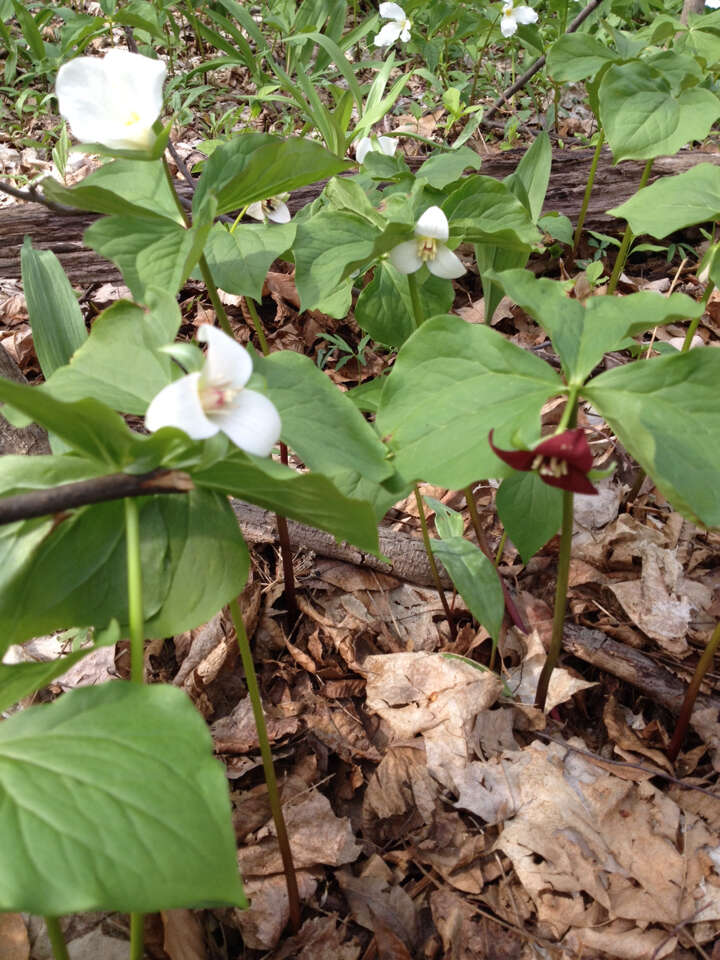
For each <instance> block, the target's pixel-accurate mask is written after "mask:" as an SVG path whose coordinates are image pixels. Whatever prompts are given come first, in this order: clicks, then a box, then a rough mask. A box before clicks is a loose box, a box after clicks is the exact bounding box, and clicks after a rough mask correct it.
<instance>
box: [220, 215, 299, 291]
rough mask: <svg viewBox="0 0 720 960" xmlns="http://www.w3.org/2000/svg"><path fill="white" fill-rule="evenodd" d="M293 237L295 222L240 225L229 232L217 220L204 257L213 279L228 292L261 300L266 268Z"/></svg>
mask: <svg viewBox="0 0 720 960" xmlns="http://www.w3.org/2000/svg"><path fill="white" fill-rule="evenodd" d="M294 239H295V224H294V223H292V222H291V223H282V224H280V223H277V224H276V223H269V224H260V223H259V224H245V223H243V224H239V225H238V226H237V227H236V228H235V229H234V231H233V232H232V233H230V231H229V230H228V229H227V228H226V227H225V226H223V225H222V224H220V223H216V224H215V225H214V226H213V227H212V229H211V230H210V234H209V236H208V239H207V242H206V244H205V258H206V260H207V262H208V265H209V267H210V273H211V274H212V277H213V280H214V281H215V283H216V284H217V286H218V287H220V289H221V290H225V291H226V292H227V293H234V294H237V295H239V296H241V297H252V298H253V300H260V299H261V297H262V289H263V284H264V283H265V278H266V277H267V273H268V270H269V269H270V267H271V265H272V264H273V262H274V261H275V260H277V258H278V257H279V256H280V254H281V253H284V252H285V251H286V250H289V249H290V247H291V246H292V244H293V240H294Z"/></svg>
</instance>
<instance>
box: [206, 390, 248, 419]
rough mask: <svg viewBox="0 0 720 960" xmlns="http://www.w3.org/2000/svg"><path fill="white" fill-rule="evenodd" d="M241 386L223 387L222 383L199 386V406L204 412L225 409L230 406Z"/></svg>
mask: <svg viewBox="0 0 720 960" xmlns="http://www.w3.org/2000/svg"><path fill="white" fill-rule="evenodd" d="M241 390H242V387H237V388H236V387H225V386H223V385H222V384H216V385H212V386H206V387H201V388H200V391H199V393H200V406H201V407H202V408H203V410H204V411H205V413H212V412H213V411H217V410H227V408H228V407H230V406H232V404H233V401H234V400H235V397H236V396H237V395H238V394H239V393H240V391H241Z"/></svg>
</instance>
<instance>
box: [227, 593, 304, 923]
mask: <svg viewBox="0 0 720 960" xmlns="http://www.w3.org/2000/svg"><path fill="white" fill-rule="evenodd" d="M229 608H230V617H231V618H232V622H233V626H234V627H235V635H236V637H237V642H238V649H239V650H240V657H241V659H242V665H243V669H244V671H245V682H246V683H247V688H248V696H249V697H250V703H251V704H252V711H253V717H254V718H255V727H256V729H257V735H258V741H259V744H260V756H261V757H262V764H263V772H264V774H265V783H266V784H267V791H268V800H269V802H270V811H271V813H272V818H273V823H274V824H275V832H276V833H277V840H278V846H279V848H280V856H281V857H282V863H283V872H284V873H285V883H286V885H287V893H288V904H289V908H290V927H291V929H292V931H293V933H297V931H298V930H299V929H300V894H299V892H298V885H297V877H296V875H295V866H294V864H293V857H292V850H291V848H290V840H289V837H288V832H287V827H286V825H285V817H284V815H283V810H282V803H281V802H280V791H279V790H278V785H277V778H276V776H275V767H274V765H273V758H272V750H271V749H270V740H269V738H268V733H267V726H266V725H265V714H264V713H263V706H262V699H261V697H260V686H259V684H258V680H257V674H256V673H255V664H254V662H253V657H252V651H251V650H250V643H249V642H248V637H247V633H246V631H245V622H244V621H243V616H242V613H241V611H240V604H239V603H238V602H237V600H231V601H230V604H229Z"/></svg>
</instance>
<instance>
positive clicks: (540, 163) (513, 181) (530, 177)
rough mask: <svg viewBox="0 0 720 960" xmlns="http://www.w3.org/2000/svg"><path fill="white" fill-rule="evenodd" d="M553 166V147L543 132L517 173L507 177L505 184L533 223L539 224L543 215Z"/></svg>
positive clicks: (531, 147) (528, 151)
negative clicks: (539, 218)
mask: <svg viewBox="0 0 720 960" xmlns="http://www.w3.org/2000/svg"><path fill="white" fill-rule="evenodd" d="M551 164H552V147H551V146H550V138H549V137H548V135H547V133H545V131H543V132H542V133H540V134H539V135H538V136H537V137H536V138H535V140H534V141H533V143H532V145H531V146H530V148H529V149H528V150H526V151H525V153H524V154H523V158H522V160H521V161H520V163H519V164H518V165H517V167H516V169H515V172H514V173H511V174H510V176H508V177H505V179H504V180H503V183H504V184H505V185H506V186H507V187H509V188H510V190H512V192H513V193H514V194H515V196H516V197H517V198H518V200H520V202H521V203H522V204H523V206H524V207H525V209H526V210H527V212H528V213H529V214H530V219H531V220H532V221H533V223H536V222H537V219H538V217H539V216H540V214H541V213H542V208H543V204H544V203H545V194H546V193H547V188H548V184H549V182H550V166H551Z"/></svg>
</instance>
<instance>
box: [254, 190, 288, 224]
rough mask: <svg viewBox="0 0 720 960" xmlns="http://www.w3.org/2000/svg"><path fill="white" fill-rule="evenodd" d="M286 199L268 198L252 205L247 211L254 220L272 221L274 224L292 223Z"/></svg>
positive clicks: (285, 197) (285, 196)
mask: <svg viewBox="0 0 720 960" xmlns="http://www.w3.org/2000/svg"><path fill="white" fill-rule="evenodd" d="M287 196H288V195H287V194H285V195H284V197H268V199H267V200H258V201H256V202H255V203H251V204H250V205H249V206H248V208H247V210H246V211H245V212H246V213H247V215H248V216H249V217H252V218H253V220H272V222H273V223H290V218H291V214H290V209H289V208H288V205H287V204H286V203H285V200H286V199H287Z"/></svg>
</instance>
